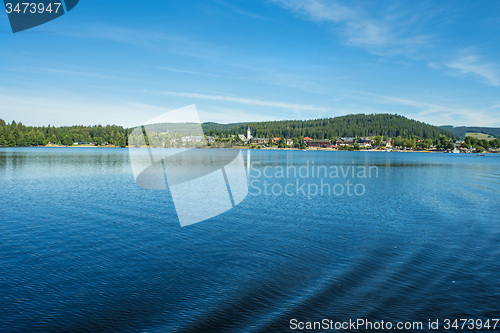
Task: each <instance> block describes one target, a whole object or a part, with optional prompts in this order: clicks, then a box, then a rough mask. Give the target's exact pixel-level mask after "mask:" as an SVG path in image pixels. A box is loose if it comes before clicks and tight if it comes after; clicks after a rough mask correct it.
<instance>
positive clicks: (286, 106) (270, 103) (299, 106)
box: [144, 90, 328, 112]
mask: <svg viewBox="0 0 500 333" xmlns="http://www.w3.org/2000/svg"><path fill="white" fill-rule="evenodd" d="M144 92H149V93H154V94H160V95H169V96H178V97H188V98H195V99H204V100H212V101H223V102H234V103H240V104H249V105H258V106H269V107H275V108H283V109H292V110H305V111H320V112H325V111H328V109H327V108H325V107H322V106H315V105H310V104H294V103H287V102H276V101H267V100H262V99H253V98H246V97H234V96H224V95H207V94H197V93H188V92H177V91H155V90H144Z"/></svg>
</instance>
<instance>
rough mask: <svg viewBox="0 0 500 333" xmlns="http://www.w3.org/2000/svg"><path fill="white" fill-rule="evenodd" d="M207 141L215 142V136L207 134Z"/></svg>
mask: <svg viewBox="0 0 500 333" xmlns="http://www.w3.org/2000/svg"><path fill="white" fill-rule="evenodd" d="M207 142H209V143H214V142H215V138H214V137H213V136H208V135H207Z"/></svg>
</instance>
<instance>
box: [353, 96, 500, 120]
mask: <svg viewBox="0 0 500 333" xmlns="http://www.w3.org/2000/svg"><path fill="white" fill-rule="evenodd" d="M358 93H359V94H362V95H365V96H370V97H371V98H372V100H373V102H375V103H378V104H387V105H401V106H406V107H409V109H407V110H402V112H398V113H400V114H403V115H404V116H406V117H410V118H413V119H416V120H420V121H424V122H427V123H429V124H431V125H455V126H500V122H499V119H498V116H497V114H496V113H497V112H496V111H491V110H488V109H476V108H468V107H464V106H461V105H460V106H459V105H445V104H438V103H432V102H427V101H424V100H414V99H409V98H402V97H396V96H385V95H377V94H371V93H364V92H358ZM412 109H413V110H414V111H412Z"/></svg>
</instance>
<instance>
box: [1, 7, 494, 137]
mask: <svg viewBox="0 0 500 333" xmlns="http://www.w3.org/2000/svg"><path fill="white" fill-rule="evenodd" d="M191 104H195V105H196V107H197V109H198V112H199V116H200V119H201V121H203V122H205V121H213V122H219V123H233V122H250V121H266V120H281V119H315V118H325V117H336V116H341V115H347V114H358V113H365V114H372V113H396V114H400V115H403V116H406V117H409V118H412V119H416V120H419V121H424V122H427V123H430V124H433V125H455V126H491V127H500V117H499V115H500V2H499V1H497V0H493V1H489V0H484V1H465V0H454V1H447V0H442V1H425V0H423V1H413V0H411V1H410V0H400V1H367V0H362V1H334V0H252V1H243V0H200V1H198V0H190V1H167V0H147V1H137V0H136V1H130V0H120V1H103V0H81V1H80V3H79V4H78V5H77V6H76V7H75V8H74V9H73V10H72V11H70V12H69V13H67V14H65V15H63V16H61V17H60V18H58V19H55V20H53V21H51V22H48V23H46V24H44V25H41V26H38V27H35V28H32V29H29V30H25V31H22V32H18V33H15V34H13V33H12V31H11V28H10V25H9V21H8V18H7V15H6V14H5V12H4V11H3V10H2V11H1V14H0V118H2V119H4V120H6V121H8V122H10V121H12V120H15V121H17V122H22V123H23V124H25V125H37V126H38V125H48V124H51V125H55V126H64V125H79V124H82V125H95V124H102V125H106V124H117V125H122V126H127V127H132V126H136V125H139V124H142V123H144V122H146V121H147V120H148V119H150V118H153V117H156V116H158V115H160V114H162V113H164V112H167V111H170V110H174V109H177V108H182V107H184V106H187V105H191Z"/></svg>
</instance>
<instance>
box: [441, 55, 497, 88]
mask: <svg viewBox="0 0 500 333" xmlns="http://www.w3.org/2000/svg"><path fill="white" fill-rule="evenodd" d="M445 65H446V66H447V67H449V68H451V69H454V70H457V71H458V74H460V75H467V76H469V75H472V76H475V77H477V78H480V79H482V80H483V81H485V82H486V83H487V84H489V85H491V86H495V87H498V86H500V71H499V68H498V66H497V65H496V64H493V63H488V62H485V61H483V60H481V59H480V57H478V56H476V55H473V54H469V55H463V56H460V57H458V58H456V59H454V60H453V61H451V62H449V63H446V64H445Z"/></svg>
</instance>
